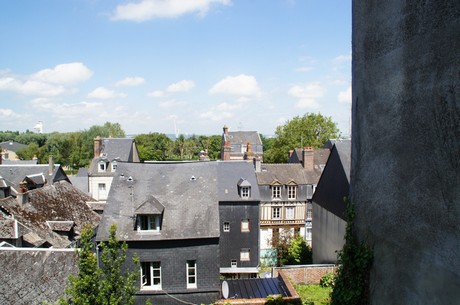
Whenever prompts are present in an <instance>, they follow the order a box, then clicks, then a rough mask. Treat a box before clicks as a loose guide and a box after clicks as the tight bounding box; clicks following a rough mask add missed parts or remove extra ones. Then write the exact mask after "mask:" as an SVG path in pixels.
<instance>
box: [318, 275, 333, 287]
mask: <svg viewBox="0 0 460 305" xmlns="http://www.w3.org/2000/svg"><path fill="white" fill-rule="evenodd" d="M334 278H335V274H334V273H332V272H329V273H326V274H325V275H323V276H322V277H321V280H320V281H319V284H320V285H321V287H332V286H334Z"/></svg>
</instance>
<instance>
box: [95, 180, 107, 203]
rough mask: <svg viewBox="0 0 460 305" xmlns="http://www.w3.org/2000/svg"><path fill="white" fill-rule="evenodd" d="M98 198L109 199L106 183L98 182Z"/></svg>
mask: <svg viewBox="0 0 460 305" xmlns="http://www.w3.org/2000/svg"><path fill="white" fill-rule="evenodd" d="M97 199H98V200H105V199H107V185H106V184H105V183H98V184H97Z"/></svg>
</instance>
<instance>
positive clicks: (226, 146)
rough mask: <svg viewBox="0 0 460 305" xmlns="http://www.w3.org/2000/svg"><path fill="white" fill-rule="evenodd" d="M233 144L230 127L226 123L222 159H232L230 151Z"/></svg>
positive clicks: (221, 152)
mask: <svg viewBox="0 0 460 305" xmlns="http://www.w3.org/2000/svg"><path fill="white" fill-rule="evenodd" d="M231 151H232V145H231V144H230V136H229V134H228V127H227V125H224V134H223V135H222V149H221V151H220V159H221V160H222V161H227V160H230V152H231Z"/></svg>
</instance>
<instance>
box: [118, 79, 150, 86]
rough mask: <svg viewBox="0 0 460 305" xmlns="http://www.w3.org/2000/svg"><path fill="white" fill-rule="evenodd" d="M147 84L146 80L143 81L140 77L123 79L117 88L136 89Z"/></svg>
mask: <svg viewBox="0 0 460 305" xmlns="http://www.w3.org/2000/svg"><path fill="white" fill-rule="evenodd" d="M144 83H145V79H143V78H142V77H140V76H134V77H127V78H125V79H122V80H120V81H118V82H117V84H116V85H117V86H129V87H134V86H139V85H142V84H144Z"/></svg>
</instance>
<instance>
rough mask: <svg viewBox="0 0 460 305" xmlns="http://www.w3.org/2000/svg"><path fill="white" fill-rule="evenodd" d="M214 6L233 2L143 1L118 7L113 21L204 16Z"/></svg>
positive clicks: (222, 0)
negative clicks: (195, 14)
mask: <svg viewBox="0 0 460 305" xmlns="http://www.w3.org/2000/svg"><path fill="white" fill-rule="evenodd" d="M213 4H221V5H230V4H231V0H194V1H184V0H141V1H140V2H131V3H127V4H124V5H119V6H117V7H116V9H115V12H114V14H113V16H112V19H113V20H129V21H137V22H142V21H147V20H150V19H155V18H175V17H179V16H182V15H185V14H191V13H198V14H199V15H200V16H204V15H206V13H207V12H208V11H209V8H210V6H211V5H213Z"/></svg>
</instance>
